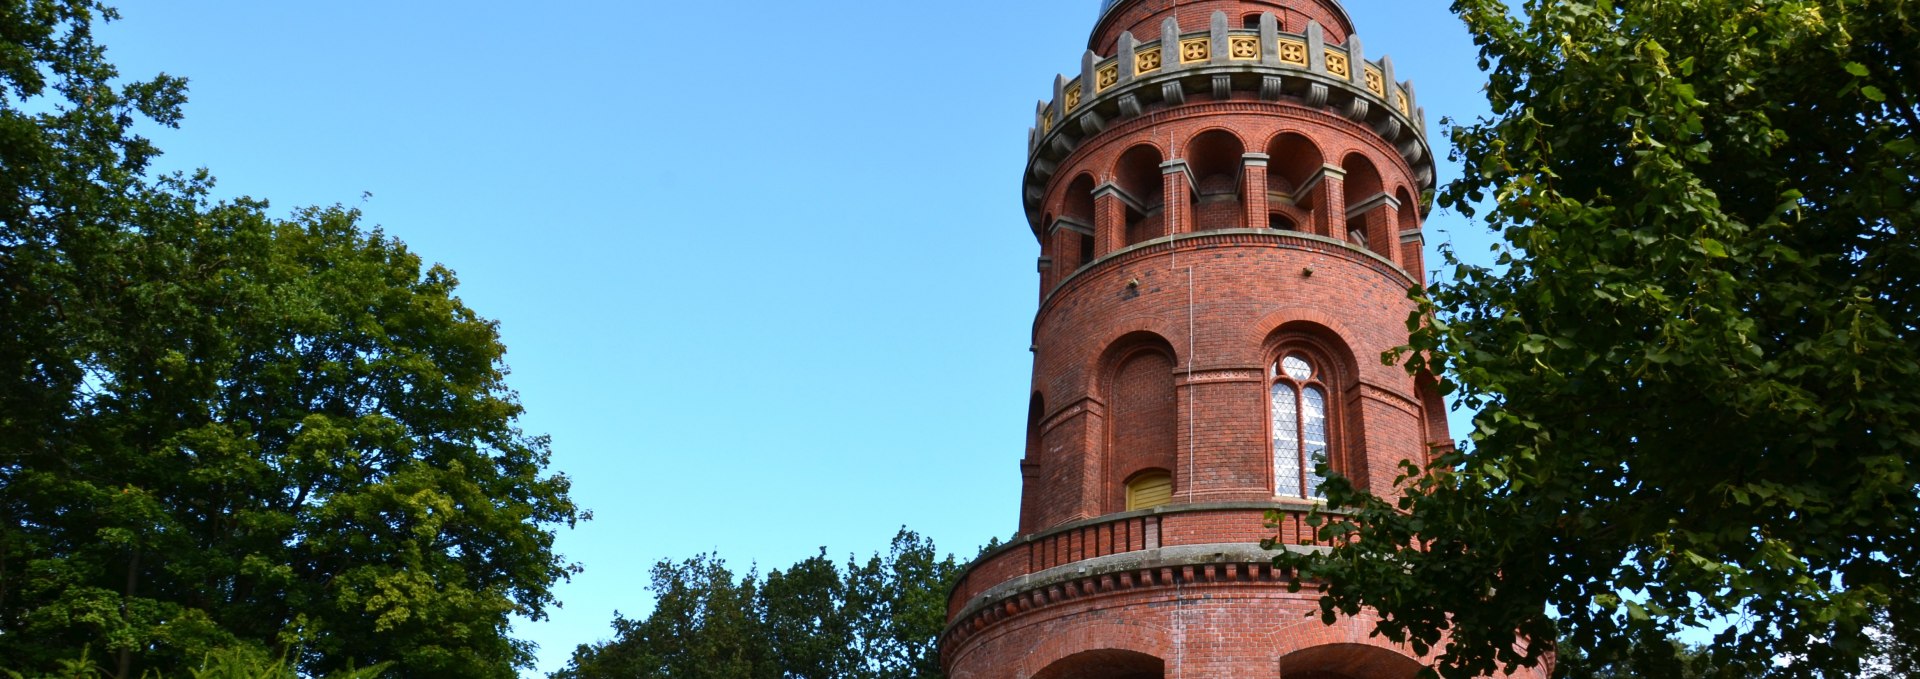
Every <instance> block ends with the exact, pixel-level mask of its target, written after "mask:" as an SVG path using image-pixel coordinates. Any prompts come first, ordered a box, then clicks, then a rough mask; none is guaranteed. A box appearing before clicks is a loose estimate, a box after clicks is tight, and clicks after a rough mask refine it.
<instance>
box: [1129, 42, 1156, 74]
mask: <svg viewBox="0 0 1920 679" xmlns="http://www.w3.org/2000/svg"><path fill="white" fill-rule="evenodd" d="M1160 63H1161V58H1160V48H1158V47H1152V48H1148V49H1143V50H1140V51H1138V52H1134V53H1133V73H1134V75H1139V74H1142V73H1152V72H1154V71H1158V70H1160Z"/></svg>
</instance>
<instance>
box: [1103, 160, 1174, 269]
mask: <svg viewBox="0 0 1920 679" xmlns="http://www.w3.org/2000/svg"><path fill="white" fill-rule="evenodd" d="M1161 162H1163V158H1162V157H1161V155H1160V150H1159V149H1156V148H1154V147H1152V146H1148V145H1146V144H1141V145H1139V146H1135V147H1133V148H1130V149H1127V152H1126V153H1123V154H1120V162H1119V163H1118V164H1116V165H1115V166H1114V172H1113V183H1114V186H1115V188H1118V189H1120V193H1121V201H1122V202H1124V203H1126V205H1127V210H1126V212H1127V223H1126V240H1127V245H1134V244H1136V243H1142V242H1145V241H1149V240H1153V239H1155V238H1159V237H1160V236H1163V235H1165V234H1164V233H1162V231H1163V229H1162V224H1161V222H1162V217H1163V214H1162V212H1163V210H1162V209H1161V203H1162V202H1163V201H1162V194H1164V193H1165V192H1164V191H1163V190H1162V180H1161V178H1160V163H1161Z"/></svg>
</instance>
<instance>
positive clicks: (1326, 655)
mask: <svg viewBox="0 0 1920 679" xmlns="http://www.w3.org/2000/svg"><path fill="white" fill-rule="evenodd" d="M1420 669H1421V667H1420V661H1418V660H1414V659H1413V658H1409V657H1407V656H1404V655H1401V654H1399V653H1396V652H1394V651H1391V650H1388V649H1385V648H1380V647H1378V646H1368V645H1366V644H1327V645H1324V646H1314V647H1312V648H1304V649H1301V650H1298V651H1294V652H1292V653H1288V654H1287V655H1286V656H1284V657H1282V658H1280V676H1283V677H1286V678H1287V679H1413V678H1414V677H1416V676H1419V674H1420Z"/></svg>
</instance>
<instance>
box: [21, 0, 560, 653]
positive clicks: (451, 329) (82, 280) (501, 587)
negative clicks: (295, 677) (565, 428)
mask: <svg viewBox="0 0 1920 679" xmlns="http://www.w3.org/2000/svg"><path fill="white" fill-rule="evenodd" d="M111 18H113V13H112V11H111V10H110V9H108V8H105V7H103V6H101V5H99V4H98V3H95V2H90V1H87V0H58V1H56V0H33V1H31V2H29V1H26V0H10V1H0V36H4V38H5V42H4V43H0V79H3V83H0V84H4V87H3V88H0V91H4V93H5V99H4V100H3V101H0V159H3V160H4V164H5V167H6V172H4V173H0V314H4V316H0V665H4V667H0V669H8V670H13V671H17V672H20V673H22V674H29V675H31V674H37V673H43V672H51V671H55V670H56V669H58V668H60V667H63V666H64V663H66V662H67V661H71V660H72V659H73V658H78V657H89V658H94V659H97V660H98V661H99V664H101V666H102V667H101V669H102V670H103V671H105V672H106V673H108V674H109V675H110V676H114V677H120V678H126V679H131V678H132V677H138V676H142V675H144V674H147V673H149V672H153V673H157V674H164V675H166V676H182V675H184V674H186V673H187V672H188V671H189V670H191V668H194V667H196V666H198V665H199V663H201V662H203V661H204V659H205V658H207V657H209V654H214V653H230V652H237V653H245V654H249V655H250V656H253V657H274V656H284V657H287V658H288V661H289V663H290V665H291V666H292V667H294V668H297V669H298V670H299V671H301V672H303V673H307V674H327V673H332V672H336V671H340V670H344V669H346V668H348V667H350V666H352V665H353V664H354V663H355V662H359V663H361V664H363V665H364V664H369V663H386V662H390V663H392V664H393V673H394V675H395V676H399V677H511V676H514V670H515V668H517V667H524V666H527V665H529V664H530V663H531V649H530V647H529V644H527V643H526V642H523V641H519V640H515V639H513V638H511V637H510V636H509V634H508V623H509V619H510V617H511V616H513V615H515V614H520V615H525V616H529V617H534V618H538V617H540V616H542V615H543V612H544V611H545V609H546V607H547V606H549V605H552V604H553V603H554V602H553V597H552V592H551V587H552V585H553V583H554V582H556V581H557V580H558V579H561V578H564V577H566V576H567V575H568V574H569V572H570V571H571V569H572V566H570V565H568V564H566V563H565V562H564V561H563V560H561V559H560V558H559V557H558V556H556V555H555V554H554V553H553V552H552V542H553V534H552V528H553V527H554V526H556V525H570V524H571V523H572V522H574V521H575V520H576V519H578V518H580V515H579V512H578V511H577V510H576V508H575V507H574V505H573V504H572V502H571V501H570V500H569V499H568V497H567V487H568V482H567V480H566V479H565V478H564V477H561V476H554V475H547V474H546V472H545V471H544V468H545V466H546V463H547V459H548V454H549V453H548V447H547V441H546V440H545V439H544V438H542V437H537V436H530V435H527V434H525V433H523V432H521V431H520V430H519V429H517V428H516V427H515V424H514V422H515V420H516V418H517V417H518V416H519V414H520V412H521V409H520V406H519V405H518V404H517V403H516V402H515V399H514V395H513V393H512V392H511V391H510V390H508V389H507V387H506V385H505V382H504V379H505V375H506V370H505V367H504V364H503V362H502V358H503V355H504V351H505V349H504V347H502V346H501V344H500V342H499V337H498V333H497V330H496V328H495V325H494V324H493V323H492V322H491V321H488V320H486V319H483V318H481V317H479V316H478V315H477V314H475V313H474V312H473V311H472V310H471V309H468V308H467V307H466V306H465V305H463V304H462V303H461V302H460V301H459V299H458V298H457V297H455V296H454V292H455V289H456V287H457V281H456V279H455V277H454V275H453V273H452V272H451V271H448V270H447V269H445V268H442V267H439V266H431V267H428V266H424V265H423V263H422V262H421V260H420V258H419V257H418V256H416V255H414V254H413V253H412V252H410V251H408V250H407V248H406V247H405V246H404V245H403V244H401V243H399V242H398V241H396V240H393V239H391V238H388V237H386V236H384V235H382V234H381V233H379V232H378V231H373V232H368V231H366V230H363V229H362V228H361V227H360V225H359V223H358V219H359V215H358V214H357V213H356V212H354V211H352V210H346V209H340V208H328V209H309V210H304V211H300V212H299V213H297V214H295V215H294V216H293V217H292V218H291V219H276V218H272V217H269V216H268V215H267V214H266V205H265V204H264V203H261V202H255V201H244V200H243V201H238V202H232V203H215V202H212V201H211V200H210V199H209V198H208V190H209V187H210V185H211V180H210V179H208V178H207V177H206V176H205V175H204V173H203V174H201V175H197V176H193V177H178V176H176V177H166V178H157V179H156V178H152V177H149V176H148V175H147V173H146V167H147V161H148V160H149V159H150V158H151V157H152V156H153V155H154V154H155V153H156V151H155V150H154V149H153V147H152V145H151V144H149V143H147V142H146V141H145V140H143V139H141V138H139V137H137V136H135V135H133V134H131V133H130V132H129V129H130V127H131V126H132V125H133V124H134V122H135V120H137V119H138V118H140V117H145V118H147V119H150V120H153V121H156V122H160V123H163V124H173V123H174V122H176V121H177V120H178V117H179V107H180V105H181V103H182V102H183V101H184V82H183V81H180V80H178V79H175V78H167V77H162V78H158V79H155V80H151V81H144V82H135V83H131V84H123V85H116V80H117V78H118V74H117V73H116V72H115V71H114V69H113V67H112V66H111V65H110V64H108V63H107V62H106V61H105V58H104V54H105V51H104V48H102V47H101V46H100V45H98V44H97V43H95V42H94V41H93V39H92V33H91V27H92V25H93V22H95V21H98V20H108V19H111Z"/></svg>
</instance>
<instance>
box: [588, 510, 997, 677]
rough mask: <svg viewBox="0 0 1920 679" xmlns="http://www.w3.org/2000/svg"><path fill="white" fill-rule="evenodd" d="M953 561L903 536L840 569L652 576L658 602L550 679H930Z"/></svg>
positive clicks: (703, 562)
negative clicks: (862, 560) (881, 551)
mask: <svg viewBox="0 0 1920 679" xmlns="http://www.w3.org/2000/svg"><path fill="white" fill-rule="evenodd" d="M959 571H960V566H959V565H958V564H957V563H955V562H954V559H953V557H952V556H947V557H944V558H942V557H940V556H939V555H938V554H937V552H936V551H935V550H934V545H933V542H932V541H931V540H927V539H925V538H922V537H920V536H919V535H917V534H915V533H913V532H911V531H906V530H902V531H901V532H900V534H899V535H897V536H895V537H894V539H893V546H892V548H891V550H890V551H889V552H888V553H887V554H885V555H879V554H876V555H874V556H873V557H872V558H870V559H868V560H867V561H866V562H865V563H859V562H856V561H853V560H851V559H849V560H848V562H847V564H846V565H845V566H844V569H843V568H842V567H839V566H836V565H835V564H834V562H833V561H831V560H828V559H827V558H826V553H825V550H822V552H821V554H820V555H819V556H814V557H811V558H808V559H806V560H804V561H801V562H799V563H797V564H794V565H793V566H791V567H789V568H787V569H786V570H784V571H779V570H776V571H773V572H770V573H768V574H767V575H766V576H765V577H764V578H762V577H760V576H759V575H758V574H757V573H754V572H751V571H750V572H748V573H746V574H745V575H742V576H737V577H736V576H735V575H734V574H733V572H732V571H730V570H728V569H727V567H726V563H725V562H724V561H722V560H721V559H720V558H718V557H715V556H711V555H703V556H699V557H695V558H692V559H688V560H686V561H682V562H672V561H662V562H660V563H658V564H656V565H655V566H654V567H653V579H652V584H651V586H650V589H651V590H652V591H653V593H654V596H655V598H656V599H657V602H656V603H655V605H654V610H653V612H652V613H650V614H648V615H647V617H645V618H643V619H639V620H634V619H629V618H626V617H624V616H619V615H617V614H616V616H615V618H614V621H613V628H614V639H613V640H612V641H607V642H603V643H599V644H593V645H582V646H580V647H579V649H578V650H576V651H575V652H574V655H573V661H572V662H571V663H570V664H569V665H568V666H567V668H566V669H564V670H561V671H560V672H558V673H555V674H554V675H553V676H554V677H555V679H645V678H650V677H661V678H664V677H673V678H674V679H699V678H702V677H710V678H712V679H743V678H745V679H753V678H766V679H782V678H795V679H830V678H831V679H937V678H938V677H941V676H942V675H941V673H940V665H939V658H938V656H937V655H936V653H937V648H936V646H935V644H936V642H937V641H938V640H939V636H940V632H941V630H942V629H944V628H945V626H946V607H947V600H946V597H947V592H948V591H949V590H950V589H951V588H952V586H953V583H954V579H955V578H956V577H957V576H958V575H959Z"/></svg>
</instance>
